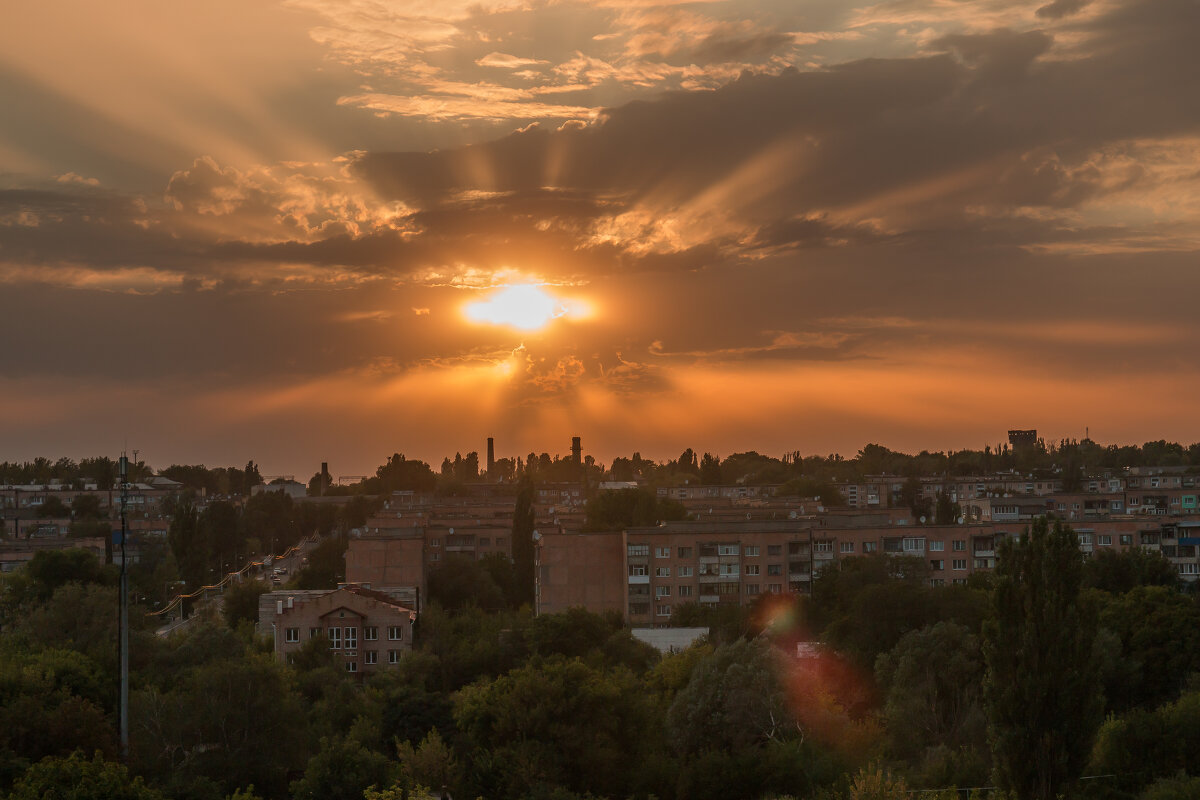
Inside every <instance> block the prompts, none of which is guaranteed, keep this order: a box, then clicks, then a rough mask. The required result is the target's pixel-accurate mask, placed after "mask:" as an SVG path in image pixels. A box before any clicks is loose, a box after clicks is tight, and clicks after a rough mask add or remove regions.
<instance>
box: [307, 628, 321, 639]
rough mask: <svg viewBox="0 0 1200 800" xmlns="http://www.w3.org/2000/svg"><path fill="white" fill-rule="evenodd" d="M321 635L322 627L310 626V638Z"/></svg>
mask: <svg viewBox="0 0 1200 800" xmlns="http://www.w3.org/2000/svg"><path fill="white" fill-rule="evenodd" d="M320 635H321V629H320V628H309V629H308V638H310V639H315V638H317V637H318V636H320Z"/></svg>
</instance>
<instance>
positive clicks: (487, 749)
mask: <svg viewBox="0 0 1200 800" xmlns="http://www.w3.org/2000/svg"><path fill="white" fill-rule="evenodd" d="M653 712H654V706H653V702H652V700H651V699H650V698H649V697H647V695H646V693H645V692H643V691H641V685H640V683H639V682H638V681H637V679H636V678H635V677H634V676H633V674H632V673H631V672H629V671H628V670H626V669H615V670H601V669H596V668H594V667H590V666H588V665H587V664H585V663H584V662H583V661H581V660H579V659H572V660H568V659H565V658H563V657H561V656H555V657H553V658H550V659H546V660H540V659H535V660H534V661H532V662H530V663H529V664H527V665H526V666H523V667H519V668H518V669H515V670H513V671H511V672H509V673H508V674H507V675H504V676H503V677H501V678H497V679H496V680H494V681H485V682H481V683H476V684H473V685H471V686H468V687H466V688H464V689H463V690H462V691H461V692H459V694H458V697H457V701H456V710H455V716H456V719H457V722H458V726H459V729H460V730H461V731H462V732H463V733H464V734H465V735H466V737H467V738H468V739H469V741H470V742H471V743H472V744H473V745H474V747H475V758H474V761H473V764H472V765H471V767H472V770H473V772H474V774H475V776H476V780H477V781H478V782H479V784H480V788H481V790H482V793H483V794H484V795H485V796H488V797H495V796H504V797H516V796H522V795H524V794H526V793H528V792H530V791H531V790H533V789H534V788H535V787H537V786H539V785H546V786H561V787H563V788H566V789H568V790H569V791H573V792H580V793H582V792H595V793H596V794H599V795H607V796H617V797H624V796H626V795H627V794H629V793H630V792H631V790H632V788H633V786H634V778H635V776H636V775H637V772H638V771H637V765H638V763H639V761H640V759H641V758H643V757H644V756H645V755H646V748H645V743H647V742H653V741H654V740H655V739H654V736H653V731H654V723H655V714H654V713H653Z"/></svg>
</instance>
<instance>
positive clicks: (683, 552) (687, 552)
mask: <svg viewBox="0 0 1200 800" xmlns="http://www.w3.org/2000/svg"><path fill="white" fill-rule="evenodd" d="M675 552H676V553H677V554H678V555H679V557H680V558H691V557H692V548H690V547H680V548H679V549H678V550H676V551H675Z"/></svg>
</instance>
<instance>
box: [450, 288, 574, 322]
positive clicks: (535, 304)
mask: <svg viewBox="0 0 1200 800" xmlns="http://www.w3.org/2000/svg"><path fill="white" fill-rule="evenodd" d="M464 311H465V313H466V315H467V318H468V319H471V320H474V321H475V322H487V323H491V324H492V325H510V326H512V327H514V328H520V329H521V330H525V331H532V330H537V329H538V328H541V327H544V326H545V325H546V324H547V323H548V322H550V320H552V319H555V318H556V317H561V316H562V315H563V314H566V313H567V307H566V306H565V305H564V304H563V303H562V302H561V301H560V300H558V299H557V298H555V297H553V296H551V295H549V294H547V293H546V292H544V291H543V290H542V289H541V287H538V286H531V285H523V286H506V287H504V288H503V289H500V290H499V291H497V292H495V293H493V294H492V296H491V297H489V298H488V299H486V300H480V301H479V302H477V303H469V304H467V307H466V308H465V309H464Z"/></svg>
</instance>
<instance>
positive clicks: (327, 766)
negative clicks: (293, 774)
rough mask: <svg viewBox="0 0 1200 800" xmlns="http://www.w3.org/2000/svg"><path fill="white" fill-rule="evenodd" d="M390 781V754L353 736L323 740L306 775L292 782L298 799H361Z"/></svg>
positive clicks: (310, 762) (292, 787)
mask: <svg viewBox="0 0 1200 800" xmlns="http://www.w3.org/2000/svg"><path fill="white" fill-rule="evenodd" d="M390 783H391V776H390V775H389V770H388V760H387V757H386V756H384V755H383V754H381V753H376V752H373V751H371V750H368V749H367V748H365V747H363V746H362V745H361V744H359V743H358V742H355V741H353V740H351V739H340V738H339V739H336V740H334V741H330V740H328V739H322V740H321V749H320V751H319V752H318V753H317V754H316V755H315V756H313V757H312V758H311V759H309V761H308V766H307V767H306V768H305V770H304V777H303V778H301V779H300V780H298V781H295V782H293V783H292V785H291V790H292V797H293V798H295V800H360V798H361V797H362V796H363V792H364V791H365V790H366V789H369V788H372V787H384V786H387V785H389V784H390Z"/></svg>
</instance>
